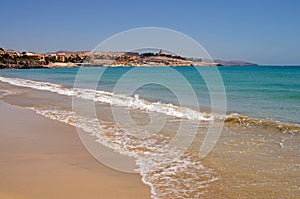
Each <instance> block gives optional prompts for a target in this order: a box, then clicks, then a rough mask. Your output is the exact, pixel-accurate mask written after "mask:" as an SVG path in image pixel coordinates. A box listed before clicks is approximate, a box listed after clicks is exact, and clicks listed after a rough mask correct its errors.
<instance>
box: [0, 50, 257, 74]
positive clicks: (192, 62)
mask: <svg viewBox="0 0 300 199" xmlns="http://www.w3.org/2000/svg"><path fill="white" fill-rule="evenodd" d="M226 65H238V66H248V65H256V64H253V63H248V62H243V61H222V60H215V61H206V60H202V59H200V58H198V59H195V58H187V57H182V56H179V55H173V54H170V53H166V52H164V51H162V50H160V51H158V52H156V53H153V52H146V53H138V52H90V51H80V52H72V51H57V52H52V53H32V52H21V53H20V52H18V51H16V50H4V49H3V48H0V69H28V68H68V67H69V68H72V67H80V66H109V67H120V66H226Z"/></svg>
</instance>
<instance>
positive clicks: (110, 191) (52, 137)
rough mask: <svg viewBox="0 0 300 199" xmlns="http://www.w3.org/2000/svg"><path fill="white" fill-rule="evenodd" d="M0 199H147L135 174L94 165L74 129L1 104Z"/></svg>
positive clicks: (147, 195)
mask: <svg viewBox="0 0 300 199" xmlns="http://www.w3.org/2000/svg"><path fill="white" fill-rule="evenodd" d="M0 113H1V114H0V198H1V199H2V198H5V199H6V198H7V199H12V198H15V199H21V198H22V199H23V198H24V199H27V198H30V199H35V198H37V199H41V198H43V199H50V198H53V199H54V198H55V199H60V198H62V199H71V198H72V199H81V198H84V199H93V198H132V199H134V198H139V199H140V198H150V188H149V187H147V186H145V185H144V184H143V183H142V182H141V176H139V175H137V174H128V173H122V172H119V171H115V170H113V169H110V168H108V167H106V166H104V165H102V164H100V163H99V162H98V161H96V160H95V159H94V158H93V157H92V156H91V155H90V154H89V153H88V152H87V151H86V150H85V148H84V147H83V146H82V144H81V142H80V140H79V138H78V135H77V133H76V130H75V128H73V127H71V126H68V125H66V124H63V123H60V122H57V121H52V120H50V119H47V118H44V117H42V116H40V115H37V114H35V113H34V112H33V111H30V110H27V109H23V108H19V107H15V106H11V105H8V104H5V103H3V102H0Z"/></svg>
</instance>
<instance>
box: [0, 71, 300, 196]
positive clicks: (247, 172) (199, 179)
mask: <svg viewBox="0 0 300 199" xmlns="http://www.w3.org/2000/svg"><path fill="white" fill-rule="evenodd" d="M213 68H214V70H216V71H218V74H219V75H220V76H221V78H222V80H223V84H222V88H223V87H224V89H225V95H224V93H223V92H221V90H220V91H219V90H217V91H211V90H210V89H209V88H210V87H209V86H208V85H207V84H208V83H209V84H214V83H215V84H218V83H219V82H213V81H206V79H205V78H204V77H203V76H201V72H203V73H209V72H210V70H212V67H159V66H157V67H111V68H104V67H86V68H81V69H79V68H58V69H24V70H1V71H0V91H1V99H2V100H4V101H6V102H8V103H11V104H14V105H18V106H22V107H26V108H30V109H32V110H34V111H35V112H36V113H38V114H42V115H44V116H45V117H48V118H51V119H54V120H58V121H61V122H64V123H67V124H70V125H73V126H76V127H78V129H80V130H79V131H82V132H79V136H82V137H81V138H82V139H83V140H84V139H85V138H84V137H85V135H84V134H86V135H92V136H93V137H94V141H96V142H97V143H98V144H99V145H104V146H105V147H107V148H109V149H111V150H113V151H116V152H118V153H119V154H122V155H123V156H128V157H130V158H132V159H133V161H134V163H135V166H134V172H137V173H139V174H140V175H141V178H142V181H143V182H144V183H145V184H147V185H149V186H150V187H151V193H152V197H153V198H249V197H252V198H297V197H299V194H300V184H299V172H300V167H299V165H300V157H299V151H300V147H299V146H300V136H299V132H300V67H298V66H226V67H222V66H221V67H213ZM80 70H83V71H84V73H83V75H81V76H78V73H79V72H80ZM199 71H200V73H199ZM99 74H101V78H100V76H99ZM95 80H97V81H95ZM155 82H156V83H157V84H155ZM74 85H75V87H74ZM95 89H96V91H95ZM212 92H216V93H214V95H212ZM212 96H220V98H222V99H223V98H224V99H225V100H226V101H225V102H226V107H225V108H226V114H224V113H222V114H221V113H218V114H212V113H211V110H212V108H211V106H212V104H213V103H212V102H213V99H212ZM217 112H218V111H217ZM217 120H218V121H220V122H222V123H223V122H224V124H222V126H221V127H222V128H221V130H220V133H221V134H220V137H218V136H216V137H215V143H214V144H215V145H214V147H213V148H212V149H211V151H210V153H209V154H208V155H207V156H205V157H204V158H200V157H199V153H200V152H201V149H199V148H200V147H199V146H200V145H201V143H202V141H203V140H204V139H205V136H207V131H208V130H207V129H209V127H210V125H211V123H213V122H214V121H217ZM83 142H84V141H83ZM170 143H172V144H170ZM88 150H89V151H90V153H92V155H94V156H96V158H97V159H98V160H100V161H101V160H102V161H101V162H102V163H104V164H106V165H107V166H110V167H112V168H115V169H118V170H124V171H126V169H127V167H126V166H124V165H122V166H120V165H119V163H120V162H117V163H116V164H115V163H113V162H109V160H104V159H101V158H102V157H98V155H99V153H97V151H95V150H93V149H88Z"/></svg>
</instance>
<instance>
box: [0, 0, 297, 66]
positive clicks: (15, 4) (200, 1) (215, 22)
mask: <svg viewBox="0 0 300 199" xmlns="http://www.w3.org/2000/svg"><path fill="white" fill-rule="evenodd" d="M0 9H1V10H0V24H1V29H0V47H3V48H6V49H7V48H10V49H16V50H19V51H34V52H47V51H55V50H61V49H64V50H91V49H93V48H94V47H95V46H96V45H97V44H98V43H99V42H101V41H102V40H104V39H106V38H107V37H109V36H111V35H113V34H115V33H118V32H120V31H125V30H127V29H131V28H137V27H145V26H152V27H153V26H155V27H164V28H171V29H175V30H177V31H180V32H182V33H185V34H187V35H189V36H191V37H192V38H194V39H195V40H197V41H198V42H199V43H200V44H202V45H203V46H204V47H205V48H206V49H207V51H208V52H209V53H210V55H211V56H212V57H213V58H217V59H225V60H232V59H238V60H245V61H250V62H255V63H259V64H278V65H282V64H294V65H296V64H300V1H298V0H195V1H193V0H186V1H184V0H172V1H171V0H170V1H167V0H160V1H157V0H148V1H145V0H140V1H129V0H128V1H126V0H123V1H122V0H119V1H116V0H110V1H75V0H74V1H65V0H60V1H58V0H51V1H49V0H48V1H43V0H40V1H38V0H36V1H34V0H26V1H16V0H9V1H2V2H1V7H0Z"/></svg>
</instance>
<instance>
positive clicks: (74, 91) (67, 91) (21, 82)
mask: <svg viewBox="0 0 300 199" xmlns="http://www.w3.org/2000/svg"><path fill="white" fill-rule="evenodd" d="M0 81H2V82H6V83H9V84H11V85H15V86H21V87H27V88H32V89H36V90H42V91H49V92H53V93H57V94H60V95H65V96H71V97H79V98H82V99H88V100H93V101H95V102H101V103H107V104H110V105H116V106H125V107H129V108H133V109H140V110H144V111H151V112H157V113H162V114H165V115H168V116H173V117H177V118H183V119H189V120H201V121H211V120H213V117H212V116H211V115H206V116H204V115H203V114H201V113H200V112H198V111H195V110H192V109H190V108H187V107H179V106H174V105H172V104H163V103H160V102H156V103H151V102H148V101H146V100H143V99H140V98H139V96H138V95H134V96H133V97H132V96H126V95H122V94H114V93H111V92H106V91H101V90H92V89H81V88H66V87H64V86H62V85H59V84H53V83H49V82H40V81H34V80H26V79H19V78H7V77H1V76H0Z"/></svg>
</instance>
